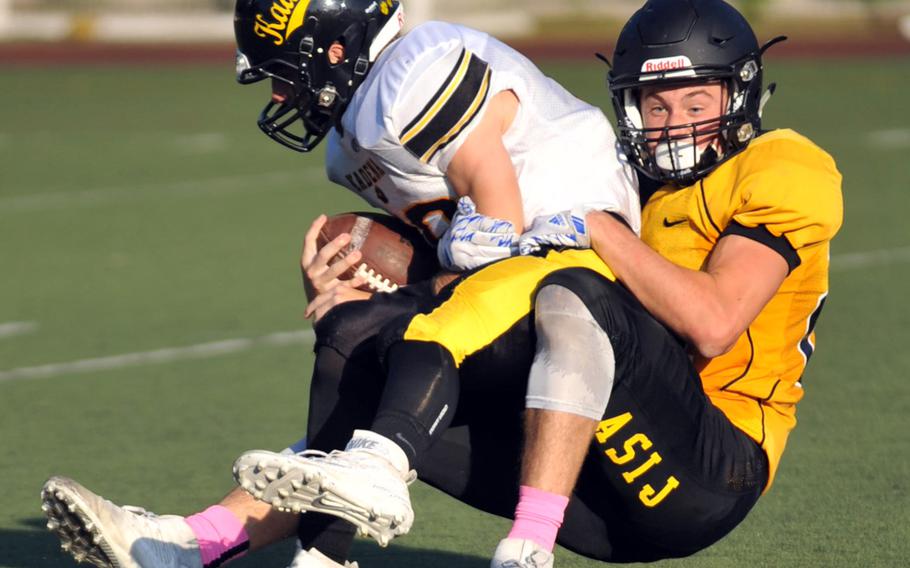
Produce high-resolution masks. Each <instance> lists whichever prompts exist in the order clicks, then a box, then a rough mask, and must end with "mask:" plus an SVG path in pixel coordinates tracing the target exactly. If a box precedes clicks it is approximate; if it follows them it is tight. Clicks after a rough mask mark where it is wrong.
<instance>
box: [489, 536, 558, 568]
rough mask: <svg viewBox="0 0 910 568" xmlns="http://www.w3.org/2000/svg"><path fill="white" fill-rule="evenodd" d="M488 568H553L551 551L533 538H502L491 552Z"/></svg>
mask: <svg viewBox="0 0 910 568" xmlns="http://www.w3.org/2000/svg"><path fill="white" fill-rule="evenodd" d="M490 568H553V553H552V552H550V551H548V550H547V549H545V548H544V547H542V546H540V545H539V544H537V543H536V542H534V541H533V540H528V539H523V538H504V539H502V540H501V541H499V546H497V547H496V552H494V553H493V560H492V562H490Z"/></svg>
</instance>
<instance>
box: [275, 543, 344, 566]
mask: <svg viewBox="0 0 910 568" xmlns="http://www.w3.org/2000/svg"><path fill="white" fill-rule="evenodd" d="M288 568H359V566H357V563H356V562H345V563H344V565H341V564H339V563H337V562H335V561H334V560H332V559H331V558H329V557H328V556H326V555H325V554H323V553H321V552H319V551H318V550H316V549H315V548H311V549H309V550H304V549H303V548H302V547H301V546H300V541H297V554H295V555H294V559H293V561H292V562H291V565H290V566H288Z"/></svg>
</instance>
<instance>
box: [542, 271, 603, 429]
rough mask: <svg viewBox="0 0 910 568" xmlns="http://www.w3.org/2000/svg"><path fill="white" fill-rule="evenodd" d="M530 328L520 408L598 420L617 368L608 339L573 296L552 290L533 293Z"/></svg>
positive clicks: (568, 292) (565, 289) (557, 287)
mask: <svg viewBox="0 0 910 568" xmlns="http://www.w3.org/2000/svg"><path fill="white" fill-rule="evenodd" d="M535 327H536V329H537V352H536V353H535V355H534V363H533V364H532V365H531V374H530V376H529V378H528V392H527V397H526V399H525V406H526V407H527V408H539V409H543V410H554V411H559V412H567V413H570V414H577V415H579V416H584V417H587V418H591V419H592V420H600V419H601V418H603V414H604V411H605V410H606V408H607V402H609V400H610V392H611V391H612V389H613V376H614V373H615V366H616V365H615V360H614V355H613V346H612V345H611V344H610V339H609V337H607V333H606V332H605V331H604V330H603V328H601V326H600V324H598V323H597V321H596V320H595V319H594V316H592V315H591V312H590V311H589V310H588V308H587V307H586V306H585V305H584V303H583V302H582V301H581V299H580V298H579V297H578V296H576V295H575V294H574V293H572V292H571V291H570V290H569V289H567V288H564V287H562V286H556V285H549V286H545V287H544V288H542V289H541V290H540V291H539V292H538V294H537V303H536V306H535Z"/></svg>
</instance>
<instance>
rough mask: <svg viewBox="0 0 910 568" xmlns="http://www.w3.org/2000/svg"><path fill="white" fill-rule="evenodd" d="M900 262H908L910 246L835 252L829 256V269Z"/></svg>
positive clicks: (836, 270) (836, 269)
mask: <svg viewBox="0 0 910 568" xmlns="http://www.w3.org/2000/svg"><path fill="white" fill-rule="evenodd" d="M902 262H910V246H906V247H897V248H889V249H878V250H870V251H865V252H849V253H843V254H836V255H833V256H832V257H831V270H832V271H834V272H840V271H844V270H856V269H858V268H867V267H870V266H883V265H888V264H897V263H902Z"/></svg>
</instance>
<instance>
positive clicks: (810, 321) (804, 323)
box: [642, 130, 843, 486]
mask: <svg viewBox="0 0 910 568" xmlns="http://www.w3.org/2000/svg"><path fill="white" fill-rule="evenodd" d="M842 220H843V200H842V196H841V175H840V173H839V172H838V171H837V168H836V166H835V164H834V160H833V159H832V158H831V156H829V155H828V154H827V153H825V152H824V151H823V150H821V149H820V148H819V147H818V146H816V145H815V144H813V143H812V142H811V141H810V140H808V139H807V138H805V137H803V136H801V135H799V134H797V133H795V132H793V131H792V130H776V131H772V132H769V133H766V134H764V135H763V136H760V137H759V138H757V139H756V140H754V141H752V143H750V144H749V146H748V147H747V148H746V150H744V151H743V152H742V153H741V154H739V155H737V156H735V157H733V158H731V159H730V160H729V161H727V162H726V163H724V164H723V165H721V166H720V167H718V168H717V169H716V170H715V171H714V172H712V173H711V174H710V175H708V176H707V177H706V178H704V179H703V180H701V181H700V182H697V183H695V184H693V185H691V186H689V187H685V188H682V189H680V188H674V187H664V188H661V189H660V190H658V191H657V192H656V193H655V194H654V195H652V196H651V198H650V199H649V201H648V203H647V204H646V205H645V207H644V210H643V211H642V239H643V240H644V241H645V242H646V243H648V245H650V246H651V247H652V248H653V249H655V250H656V251H657V252H659V253H660V254H661V255H663V256H664V257H665V258H667V259H669V260H671V261H672V262H674V263H676V264H678V265H681V266H684V267H687V268H691V269H693V270H699V269H701V268H702V267H703V266H704V265H705V263H706V261H707V258H708V256H709V254H710V253H711V250H712V249H713V248H714V245H715V244H717V241H718V239H720V238H721V236H722V235H725V234H740V235H744V236H747V237H750V238H755V239H756V240H759V241H761V242H764V243H765V244H767V245H768V246H771V247H772V248H774V249H775V250H777V251H778V252H780V253H781V254H782V255H783V256H784V258H785V259H786V260H787V262H788V264H789V266H790V273H789V275H788V276H787V278H786V279H785V280H784V282H783V284H782V285H781V287H780V289H779V290H778V291H777V293H776V294H775V295H774V297H773V298H771V301H769V302H768V304H767V305H766V306H765V307H764V309H763V310H762V311H761V313H759V315H758V317H757V318H755V321H753V322H752V324H751V325H750V326H749V328H748V329H747V330H746V332H745V333H744V334H743V335H742V336H741V337H740V338H739V339H738V340H737V342H736V344H735V345H734V347H733V348H732V349H731V350H730V351H729V352H727V353H725V354H723V355H721V356H719V357H714V358H713V359H709V360H705V359H702V358H699V357H696V358H695V364H696V367H697V368H698V370H699V372H700V374H701V378H702V383H703V384H704V389H705V392H706V393H707V395H708V396H709V397H710V399H711V401H712V402H713V403H714V404H715V406H717V407H718V408H720V410H721V411H723V412H724V414H725V415H726V416H727V417H728V418H729V419H730V420H731V421H732V422H733V423H734V424H735V425H736V426H737V427H739V428H740V429H742V430H743V431H744V432H746V433H747V434H748V435H749V436H751V437H752V438H753V439H755V440H756V441H757V442H758V443H759V444H761V446H762V448H764V450H765V452H766V453H767V454H768V461H769V467H770V472H769V479H768V486H770V484H771V480H772V479H773V477H774V473H775V472H776V470H777V466H778V463H779V461H780V456H781V453H782V452H783V450H784V446H785V444H786V441H787V436H788V435H789V433H790V430H792V429H793V427H794V426H795V425H796V403H797V402H798V401H799V400H800V399H801V398H802V396H803V389H802V386H801V384H800V377H801V376H802V374H803V371H804V369H805V367H806V363H807V361H808V359H809V356H810V355H811V354H812V350H813V349H814V346H815V337H814V333H813V327H814V325H815V321H816V318H817V317H818V314H819V312H820V311H821V308H822V306H823V304H824V300H825V296H826V295H827V292H828V261H829V242H830V241H831V238H832V237H833V236H834V234H835V233H836V232H837V230H838V228H840V225H841V222H842Z"/></svg>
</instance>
